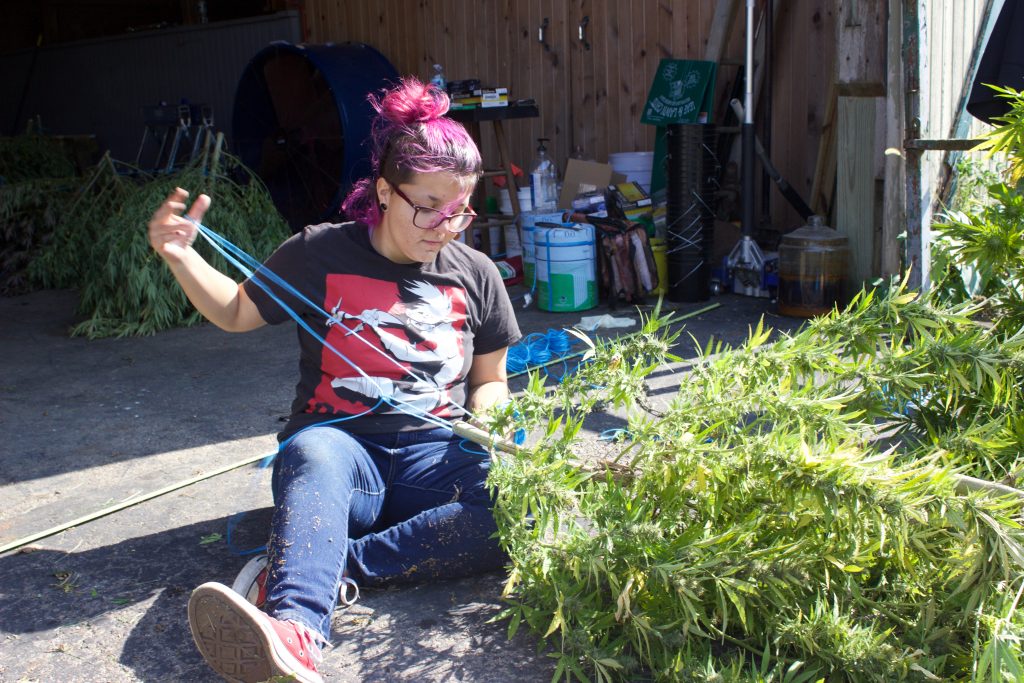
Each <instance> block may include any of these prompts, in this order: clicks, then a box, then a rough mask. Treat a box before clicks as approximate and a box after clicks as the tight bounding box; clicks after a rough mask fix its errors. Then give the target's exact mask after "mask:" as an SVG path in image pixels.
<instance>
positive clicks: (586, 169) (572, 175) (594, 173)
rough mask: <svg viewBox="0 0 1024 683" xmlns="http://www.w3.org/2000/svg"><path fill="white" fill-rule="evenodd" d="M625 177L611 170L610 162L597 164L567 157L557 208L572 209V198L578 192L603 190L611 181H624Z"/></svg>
mask: <svg viewBox="0 0 1024 683" xmlns="http://www.w3.org/2000/svg"><path fill="white" fill-rule="evenodd" d="M624 182H626V177H625V176H624V175H622V174H621V173H616V172H614V171H613V170H612V167H611V165H610V164H599V163H597V162H596V161H581V160H580V159H569V163H568V165H566V167H565V180H564V181H563V182H562V191H561V193H559V195H558V208H559V209H564V210H566V211H571V210H572V200H573V199H574V198H575V197H576V195H577V194H579V193H580V192H591V191H593V190H605V189H606V188H607V187H608V185H610V184H612V183H624Z"/></svg>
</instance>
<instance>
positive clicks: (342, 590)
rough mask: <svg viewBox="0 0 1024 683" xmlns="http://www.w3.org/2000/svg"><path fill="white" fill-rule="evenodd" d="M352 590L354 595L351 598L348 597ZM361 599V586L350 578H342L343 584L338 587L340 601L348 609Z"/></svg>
mask: <svg viewBox="0 0 1024 683" xmlns="http://www.w3.org/2000/svg"><path fill="white" fill-rule="evenodd" d="M350 588H351V589H352V591H353V594H352V597H351V598H350V597H349V596H348V591H349V589H350ZM358 599H359V584H358V583H356V582H355V581H353V580H352V579H350V578H348V577H347V576H343V577H341V583H340V584H339V585H338V601H339V602H340V603H341V604H343V605H345V606H346V607H351V606H352V605H354V604H356V600H358Z"/></svg>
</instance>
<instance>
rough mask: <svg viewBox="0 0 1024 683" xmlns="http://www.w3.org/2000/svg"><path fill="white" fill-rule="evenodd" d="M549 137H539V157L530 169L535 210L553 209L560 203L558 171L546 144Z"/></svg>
mask: <svg viewBox="0 0 1024 683" xmlns="http://www.w3.org/2000/svg"><path fill="white" fill-rule="evenodd" d="M548 141H549V139H548V138H537V142H538V145H537V158H536V159H535V160H534V163H533V168H532V169H531V171H530V197H531V199H532V200H533V208H534V210H535V211H553V210H554V209H555V208H556V207H557V205H558V172H557V171H556V170H555V163H554V162H553V161H552V160H551V158H550V157H548V149H547V147H545V146H544V143H545V142H548Z"/></svg>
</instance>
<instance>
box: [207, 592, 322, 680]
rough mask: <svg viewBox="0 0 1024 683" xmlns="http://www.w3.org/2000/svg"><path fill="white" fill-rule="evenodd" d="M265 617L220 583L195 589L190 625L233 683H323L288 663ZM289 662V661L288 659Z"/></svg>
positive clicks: (215, 664) (209, 658)
mask: <svg viewBox="0 0 1024 683" xmlns="http://www.w3.org/2000/svg"><path fill="white" fill-rule="evenodd" d="M262 617H263V613H262V612H260V611H259V610H257V609H256V608H255V607H253V606H252V605H250V604H249V603H248V602H246V601H245V598H243V597H242V596H240V595H238V594H237V593H235V592H234V591H232V590H231V589H230V588H228V587H227V586H222V585H221V584H219V583H204V584H203V585H201V586H199V587H198V588H196V589H195V590H194V591H192V597H191V598H190V599H189V602H188V625H189V628H190V629H191V630H192V639H193V640H194V641H195V643H196V647H197V648H199V652H200V654H202V655H203V659H205V660H206V663H207V664H209V665H210V667H211V668H212V669H213V670H214V671H216V672H217V673H218V674H220V675H221V676H222V677H223V678H224V679H226V680H228V681H232V683H260V682H262V681H267V680H269V679H271V678H273V677H274V676H284V677H289V680H295V681H299V682H300V683H323V679H322V678H321V677H320V676H317V677H316V678H312V677H310V676H307V675H304V673H305V672H303V671H302V670H301V667H297V666H295V664H291V665H289V664H290V663H289V662H288V659H291V658H292V657H291V655H289V654H288V653H280V652H278V651H277V649H276V648H275V647H274V641H275V636H274V635H273V634H272V632H271V627H270V625H269V624H267V623H265V622H264V621H263V619H262ZM286 658H287V659H286Z"/></svg>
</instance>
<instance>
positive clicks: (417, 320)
mask: <svg viewBox="0 0 1024 683" xmlns="http://www.w3.org/2000/svg"><path fill="white" fill-rule="evenodd" d="M267 269H269V271H270V272H271V273H273V274H274V275H276V276H277V277H278V278H280V279H281V280H283V281H284V282H285V283H288V284H289V285H291V286H292V287H293V288H294V289H295V290H296V291H297V292H298V293H300V294H301V295H302V296H303V297H305V298H306V299H307V300H308V302H309V303H306V302H303V301H302V300H301V299H300V298H299V297H298V296H296V295H295V293H294V292H289V291H287V289H286V288H284V287H282V286H280V285H277V284H274V283H273V282H272V278H271V277H270V276H268V275H267V274H266V272H265V271H266V270H267ZM261 274H262V276H261ZM254 278H255V279H257V280H261V281H263V282H264V283H265V284H267V285H268V286H269V287H270V288H271V291H272V292H273V293H274V295H275V296H277V297H279V298H280V299H281V301H283V302H284V303H285V304H287V305H288V306H289V307H290V308H292V309H293V310H294V311H296V312H297V313H298V314H299V315H300V317H301V319H302V321H303V322H304V323H305V324H306V325H308V326H309V327H310V329H311V330H312V333H311V332H310V331H309V330H307V329H305V328H304V327H303V326H302V325H299V326H298V335H299V349H300V357H299V373H300V376H299V382H298V385H297V386H296V392H295V401H294V402H293V403H292V414H291V418H290V419H289V421H288V425H287V426H286V427H285V429H284V431H282V432H281V434H280V435H279V436H278V438H279V439H282V440H283V439H285V438H287V437H288V436H289V435H291V434H294V433H295V432H296V431H298V430H300V429H302V428H303V427H306V426H308V425H311V424H315V423H319V422H326V421H329V420H337V419H338V418H346V417H349V418H350V419H346V420H343V421H341V422H339V423H338V424H339V426H340V427H342V428H344V429H345V430H347V431H351V432H353V433H367V434H368V433H381V432H397V431H405V430H411V429H423V428H429V427H431V426H432V425H431V424H429V423H426V422H424V421H423V420H422V419H421V418H418V417H415V416H413V415H410V414H409V413H408V412H407V411H410V410H415V409H418V410H421V411H425V412H428V413H430V414H432V415H436V416H438V417H442V418H455V417H459V416H461V415H464V410H463V409H462V406H463V404H464V403H465V401H466V393H467V380H466V378H467V375H468V373H469V368H470V365H471V364H472V358H473V355H474V354H477V355H479V354H486V353H491V352H493V351H497V350H498V349H501V348H503V347H506V346H508V345H510V344H512V343H513V342H515V341H516V340H517V339H519V337H520V332H519V326H518V324H517V323H516V319H515V313H514V311H513V310H512V304H511V302H510V301H509V298H508V294H507V293H506V292H505V287H504V285H503V284H502V281H501V276H500V275H499V273H498V269H497V268H496V267H495V265H494V264H493V263H492V262H491V261H490V259H488V258H487V257H486V256H485V255H484V254H482V253H480V252H478V251H476V250H475V249H471V248H469V247H467V246H466V245H465V244H462V243H461V242H456V241H453V242H451V243H449V244H448V245H446V246H445V247H444V248H443V249H442V250H441V251H440V252H439V253H438V255H437V256H436V258H435V259H434V260H433V261H432V262H430V263H413V264H408V265H405V264H398V263H394V262H392V261H390V260H389V259H387V258H385V257H383V256H381V255H380V254H378V253H377V251H376V250H375V249H374V248H373V246H372V245H371V244H370V234H369V229H368V228H367V227H366V226H365V225H363V224H361V223H343V224H338V225H334V224H324V225H316V226H311V227H308V228H306V229H305V230H303V231H302V232H301V233H298V234H296V235H293V236H292V237H291V238H289V239H288V240H287V241H285V242H284V243H283V244H282V245H281V246H280V247H278V249H277V251H275V252H274V253H273V254H272V255H271V257H270V258H269V259H267V262H266V263H265V264H264V266H263V268H262V269H261V270H260V271H258V272H257V273H256V275H255V276H254ZM244 287H245V291H246V293H247V294H248V295H249V297H250V298H251V299H252V300H253V302H254V303H255V304H256V307H257V308H258V309H259V312H260V315H261V316H262V317H263V319H264V320H266V321H267V322H268V323H270V324H279V323H282V322H285V321H286V320H291V317H290V316H289V315H288V313H287V312H286V311H285V310H284V309H283V308H282V307H281V305H280V304H279V303H278V302H277V301H275V300H274V299H273V298H272V297H271V296H270V295H269V294H268V293H267V292H266V291H264V289H263V288H261V287H260V286H259V285H258V284H257V283H256V282H254V281H253V280H252V279H250V280H247V281H246V282H245V284H244ZM310 304H313V305H315V306H318V307H320V308H321V309H322V310H323V311H326V312H327V313H328V314H329V315H330V318H329V319H328V318H327V316H325V315H324V314H323V313H322V312H321V311H317V310H315V309H314V308H313V306H312V305H310ZM314 333H315V335H316V336H319V337H320V338H321V339H323V340H324V341H321V340H320V339H317V338H316V336H314ZM341 356H344V357H345V358H347V359H348V361H351V364H350V363H349V362H348V361H346V360H345V359H344V358H342V357H341ZM353 365H355V366H357V367H358V368H359V369H358V370H357V369H356V368H355V367H353ZM360 370H361V371H362V373H361V372H360ZM363 373H365V375H364V374H363ZM396 405H397V406H400V407H401V408H402V409H404V411H403V410H402V409H399V407H396ZM410 406H415V409H413V408H410ZM352 416H356V417H352Z"/></svg>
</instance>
